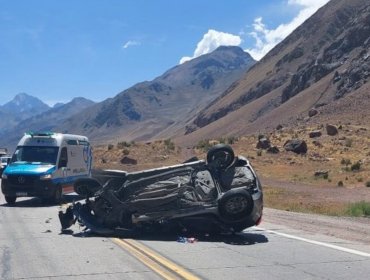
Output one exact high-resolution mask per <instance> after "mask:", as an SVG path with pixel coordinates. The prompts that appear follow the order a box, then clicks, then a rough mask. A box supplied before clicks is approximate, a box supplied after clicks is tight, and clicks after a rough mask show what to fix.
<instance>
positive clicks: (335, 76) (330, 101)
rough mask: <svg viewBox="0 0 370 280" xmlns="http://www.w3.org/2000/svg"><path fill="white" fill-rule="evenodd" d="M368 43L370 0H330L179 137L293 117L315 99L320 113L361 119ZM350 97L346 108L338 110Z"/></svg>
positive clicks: (253, 127)
mask: <svg viewBox="0 0 370 280" xmlns="http://www.w3.org/2000/svg"><path fill="white" fill-rule="evenodd" d="M369 49H370V2H369V1H368V0H353V1H346V0H335V1H334V0H332V1H330V2H329V3H328V4H327V5H325V6H324V7H322V8H321V9H320V10H318V11H317V12H316V13H315V14H314V15H313V16H312V17H311V18H309V19H308V20H307V21H306V22H304V23H303V24H302V25H301V26H300V27H299V28H297V29H296V30H295V31H294V32H293V33H292V34H291V35H290V36H288V37H287V38H286V39H285V40H284V41H283V42H281V43H280V44H279V45H277V46H276V47H275V48H274V49H273V50H272V51H270V52H269V53H268V54H267V55H266V56H265V57H264V58H263V59H262V60H261V61H259V62H258V63H257V64H255V65H254V66H253V67H252V68H251V69H250V70H249V71H248V72H247V73H246V75H245V76H244V77H243V78H242V79H240V80H239V81H238V82H237V83H234V84H233V85H232V86H231V87H229V88H228V89H227V90H226V91H225V92H224V93H223V94H222V95H221V96H220V97H219V98H217V99H216V100H215V101H214V102H212V103H211V104H210V105H209V106H208V107H207V108H206V109H204V110H202V111H201V112H200V113H199V114H198V116H197V117H196V118H195V119H194V120H193V122H192V124H191V127H192V130H194V131H195V132H193V133H191V134H189V133H187V131H184V134H187V135H186V136H185V137H184V136H180V137H179V138H178V143H191V142H193V143H194V142H196V141H199V140H200V139H204V138H207V137H215V136H217V135H222V134H223V135H243V134H246V133H251V132H256V131H264V130H271V129H274V128H275V127H276V126H277V125H279V124H282V125H287V126H288V125H294V124H298V123H299V122H301V121H303V120H304V121H309V120H308V119H306V117H307V112H308V111H309V110H310V109H311V108H313V107H314V108H317V109H318V110H319V112H320V114H319V115H320V118H322V119H323V120H328V119H332V120H333V121H336V122H339V121H350V120H351V119H354V118H356V119H361V118H357V117H356V116H359V115H361V114H362V113H364V111H361V110H364V109H365V108H368V105H370V104H369V101H370V99H369V90H368V86H367V84H366V82H367V81H368V80H369V76H370V58H369V56H370V51H369ZM354 101H355V103H356V105H351V108H352V110H353V111H352V115H351V114H346V115H345V116H344V115H342V114H341V109H343V108H345V107H346V106H347V107H348V106H350V105H349V103H350V102H354ZM365 102H366V103H365ZM365 115H366V113H365ZM368 115H369V114H367V116H368ZM348 117H349V118H350V119H348ZM316 119H318V118H316ZM311 120H312V119H311Z"/></svg>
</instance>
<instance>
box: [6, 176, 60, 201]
mask: <svg viewBox="0 0 370 280" xmlns="http://www.w3.org/2000/svg"><path fill="white" fill-rule="evenodd" d="M1 191H2V193H3V194H4V195H5V196H11V197H42V198H47V197H51V196H52V195H53V194H54V192H55V185H54V184H53V182H52V180H40V178H39V177H38V176H37V177H36V176H20V175H17V176H15V175H11V176H8V178H6V179H2V181H1Z"/></svg>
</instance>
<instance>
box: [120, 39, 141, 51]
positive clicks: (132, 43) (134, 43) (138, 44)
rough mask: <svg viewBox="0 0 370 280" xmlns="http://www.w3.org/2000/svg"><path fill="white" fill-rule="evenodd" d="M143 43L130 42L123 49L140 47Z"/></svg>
mask: <svg viewBox="0 0 370 280" xmlns="http://www.w3.org/2000/svg"><path fill="white" fill-rule="evenodd" d="M140 45H141V43H140V42H138V41H133V40H129V41H127V42H126V43H125V44H124V45H123V48H124V49H127V48H128V47H133V46H140Z"/></svg>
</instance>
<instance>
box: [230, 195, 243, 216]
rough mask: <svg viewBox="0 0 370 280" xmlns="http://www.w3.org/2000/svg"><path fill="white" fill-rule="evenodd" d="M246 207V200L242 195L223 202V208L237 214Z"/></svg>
mask: <svg viewBox="0 0 370 280" xmlns="http://www.w3.org/2000/svg"><path fill="white" fill-rule="evenodd" d="M247 207H248V200H247V199H246V198H245V197H242V196H236V197H232V198H230V199H229V200H228V201H227V202H226V204H225V210H226V212H227V213H230V214H238V213H241V212H243V211H244V210H245V209H246V208H247Z"/></svg>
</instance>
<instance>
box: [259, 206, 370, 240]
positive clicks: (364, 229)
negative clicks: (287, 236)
mask: <svg viewBox="0 0 370 280" xmlns="http://www.w3.org/2000/svg"><path fill="white" fill-rule="evenodd" d="M263 221H265V222H268V223H272V224H278V225H284V226H287V227H289V228H293V229H297V230H302V231H305V232H309V233H313V234H316V233H318V234H323V235H328V236H332V237H336V238H340V239H344V240H349V241H355V242H359V243H363V244H367V245H369V244H370V218H365V217H361V218H353V217H330V216H324V215H317V214H306V213H297V212H289V211H283V210H277V209H271V208H265V209H264V217H263ZM262 226H263V222H262Z"/></svg>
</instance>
